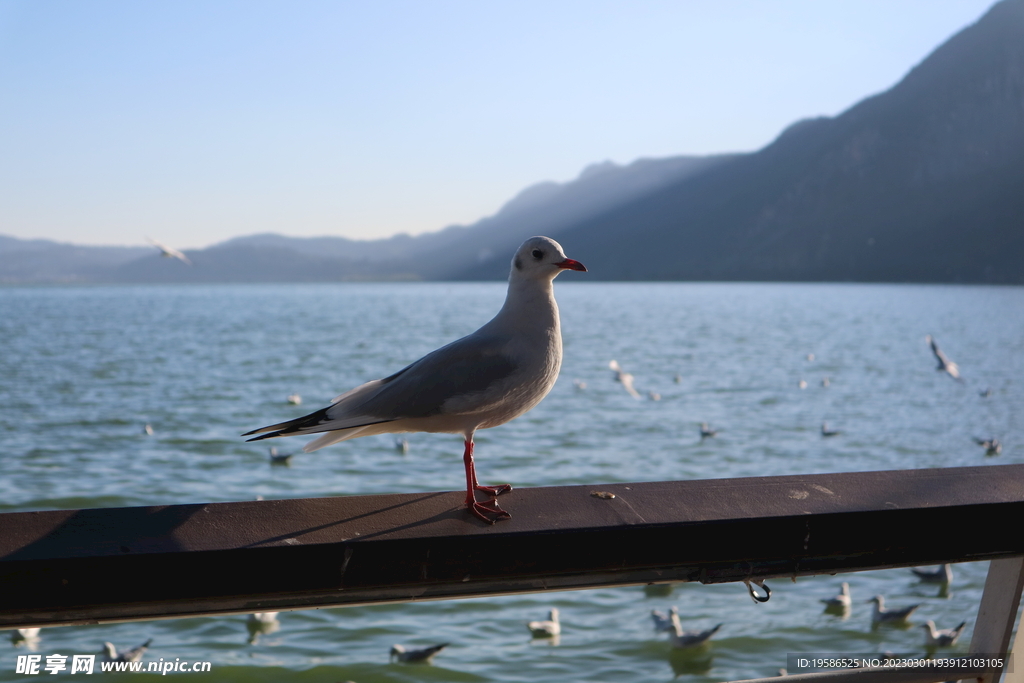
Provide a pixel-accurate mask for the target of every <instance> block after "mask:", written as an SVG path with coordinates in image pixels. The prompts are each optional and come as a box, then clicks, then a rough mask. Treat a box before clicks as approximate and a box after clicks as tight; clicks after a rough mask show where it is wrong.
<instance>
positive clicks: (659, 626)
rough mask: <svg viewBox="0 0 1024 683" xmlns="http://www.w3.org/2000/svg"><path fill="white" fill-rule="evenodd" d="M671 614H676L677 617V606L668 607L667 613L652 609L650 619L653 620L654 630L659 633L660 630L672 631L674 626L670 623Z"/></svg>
mask: <svg viewBox="0 0 1024 683" xmlns="http://www.w3.org/2000/svg"><path fill="white" fill-rule="evenodd" d="M672 615H676V616H677V617H678V615H679V608H678V607H675V606H673V607H670V608H669V610H668V614H665V613H664V612H659V611H658V610H656V609H652V610H651V621H653V622H654V630H655V631H657V632H658V633H661V632H662V631H674V630H675V627H674V626H673V625H672Z"/></svg>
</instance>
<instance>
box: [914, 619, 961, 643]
mask: <svg viewBox="0 0 1024 683" xmlns="http://www.w3.org/2000/svg"><path fill="white" fill-rule="evenodd" d="M965 626H967V622H966V621H961V622H960V625H959V626H957V627H956V628H943V629H936V628H935V622H934V621H932V620H931V619H929V620H928V621H926V622H924V623H923V624H921V628H923V629H926V631H927V632H926V633H925V636H924V643H925V645H926V646H927V647H949V646H950V645H954V644H955V643H956V641H957V638H959V637H960V634H961V633H963V631H964V627H965Z"/></svg>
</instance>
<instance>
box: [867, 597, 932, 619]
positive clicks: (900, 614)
mask: <svg viewBox="0 0 1024 683" xmlns="http://www.w3.org/2000/svg"><path fill="white" fill-rule="evenodd" d="M867 602H873V603H875V609H874V611H873V612H872V613H871V623H872V624H894V623H900V622H906V620H907V618H908V617H910V615H911V614H913V612H914V610H916V609H917V608H918V607H920V606H921V605H919V604H918V605H910V606H909V607H903V608H900V609H886V608H885V598H883V597H882V596H881V595H876V596H875V597H873V598H871V599H870V600H868V601H867Z"/></svg>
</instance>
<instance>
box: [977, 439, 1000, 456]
mask: <svg viewBox="0 0 1024 683" xmlns="http://www.w3.org/2000/svg"><path fill="white" fill-rule="evenodd" d="M974 441H975V443H977V444H978V445H979V446H983V447H984V448H985V455H999V454H1000V453H1002V452H1003V444H1002V443H1000V442H999V439H996V438H994V437H990V438H988V439H979V438H978V437H974Z"/></svg>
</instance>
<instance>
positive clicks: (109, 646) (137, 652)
mask: <svg viewBox="0 0 1024 683" xmlns="http://www.w3.org/2000/svg"><path fill="white" fill-rule="evenodd" d="M152 642H153V639H152V638H150V639H149V640H147V641H146V642H144V643H143V644H142V645H139V646H138V647H133V648H132V649H131V650H122V651H121V652H118V651H117V649H116V648H115V647H114V644H113V643H111V642H105V643H103V649H101V650H100V654H101V655H103V661H105V662H140V661H142V655H144V654H145V653H146V650H147V649H149V644H150V643H152Z"/></svg>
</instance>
